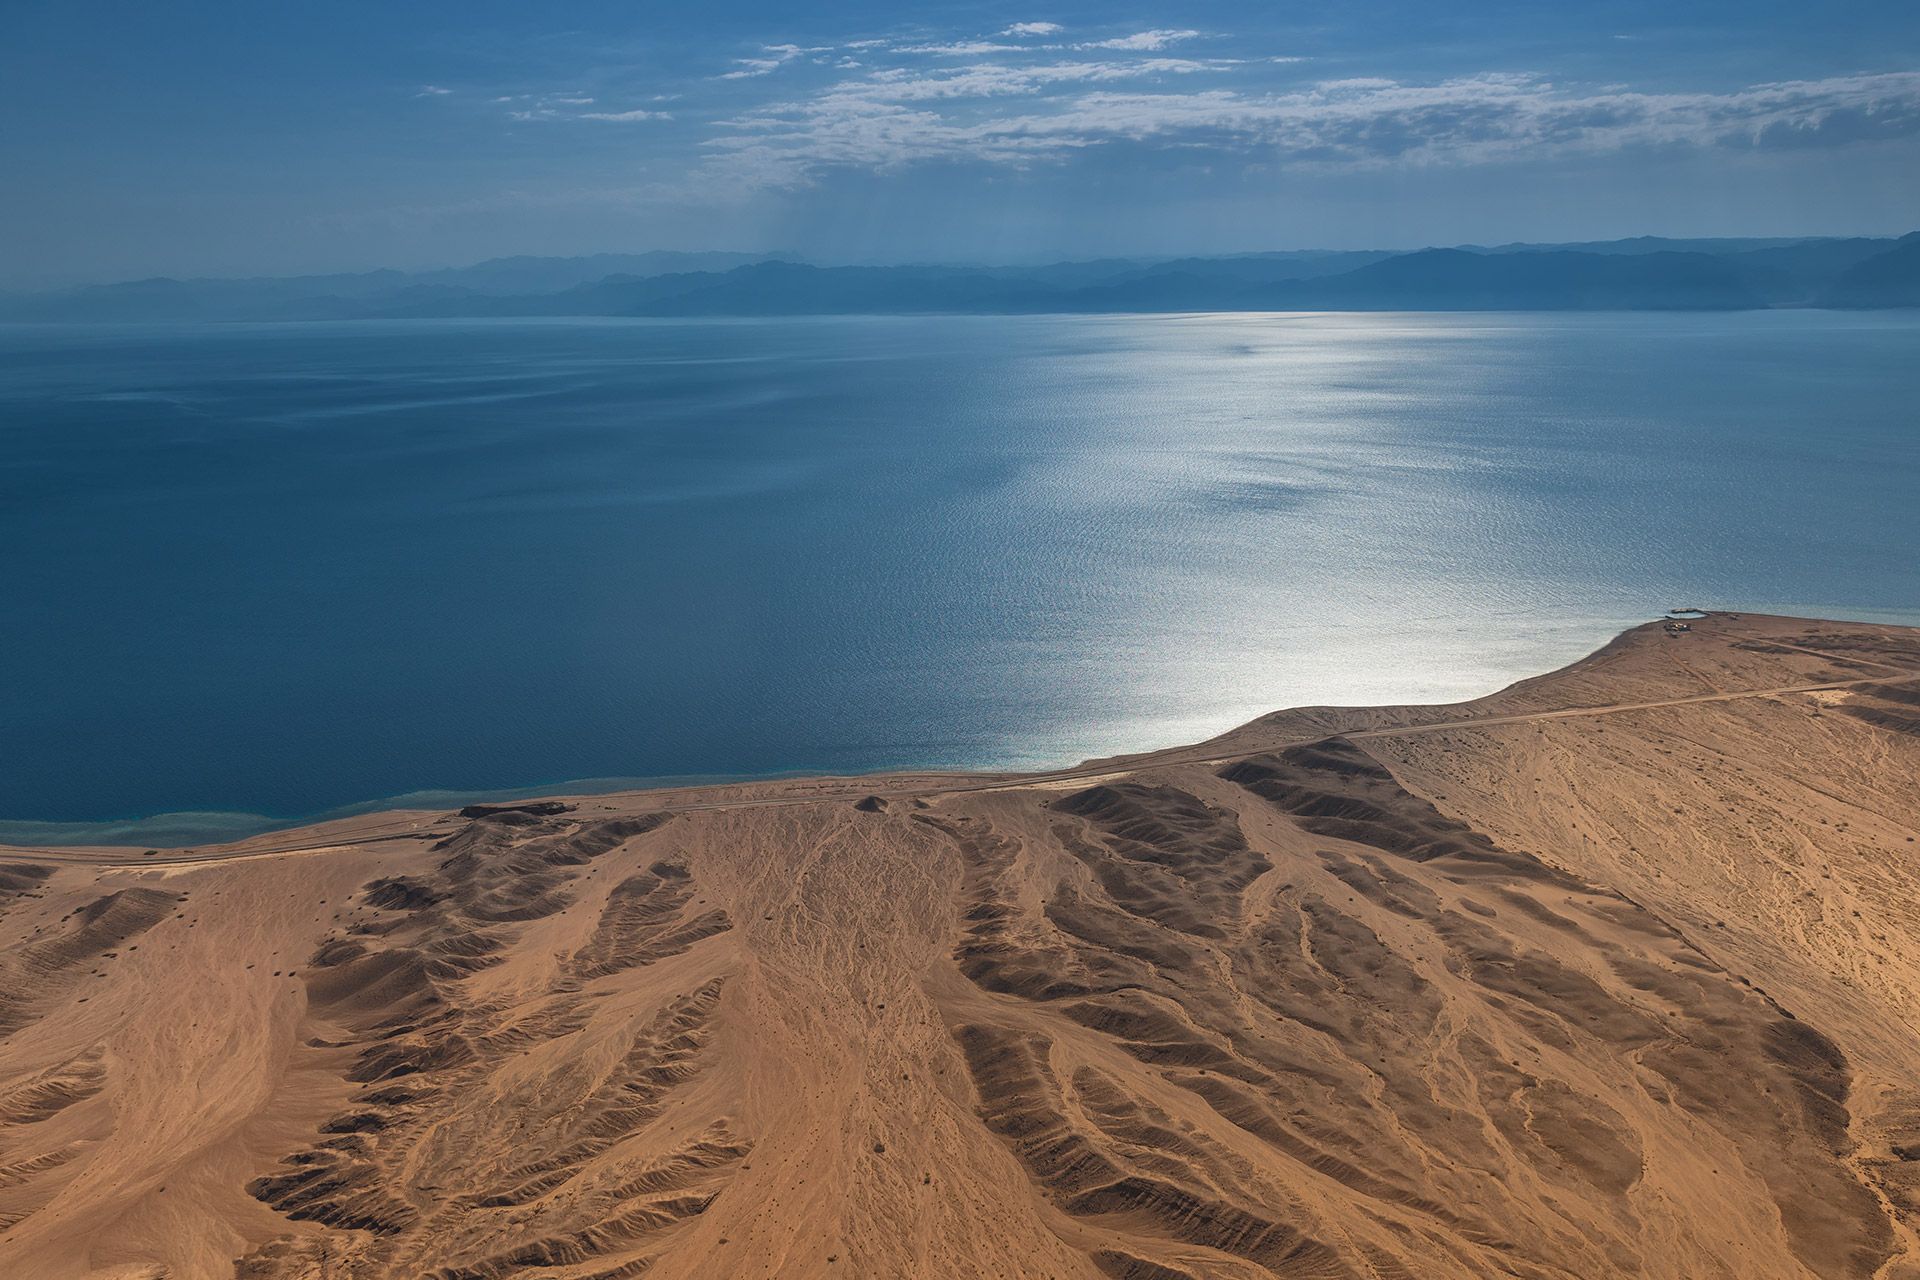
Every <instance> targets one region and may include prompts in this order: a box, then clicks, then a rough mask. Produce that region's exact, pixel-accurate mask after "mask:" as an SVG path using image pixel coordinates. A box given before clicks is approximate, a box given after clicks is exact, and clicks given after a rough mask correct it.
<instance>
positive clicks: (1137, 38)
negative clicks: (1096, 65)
mask: <svg viewBox="0 0 1920 1280" xmlns="http://www.w3.org/2000/svg"><path fill="white" fill-rule="evenodd" d="M1199 34H1200V33H1199V32H1198V31H1169V30H1164V29H1161V30H1154V31H1136V32H1134V33H1133V34H1132V35H1130V36H1115V37H1114V38H1113V39H1111V40H1092V41H1088V42H1087V43H1085V44H1083V45H1081V46H1080V48H1082V49H1130V50H1134V51H1137V52H1152V51H1154V50H1158V49H1164V48H1166V47H1167V46H1168V45H1170V44H1176V43H1178V42H1179V41H1182V40H1192V39H1194V38H1195V37H1197V36H1198V35H1199Z"/></svg>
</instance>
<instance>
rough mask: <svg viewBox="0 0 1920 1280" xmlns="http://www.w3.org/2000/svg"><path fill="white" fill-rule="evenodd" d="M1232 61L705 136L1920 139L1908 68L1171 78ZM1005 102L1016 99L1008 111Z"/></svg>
mask: <svg viewBox="0 0 1920 1280" xmlns="http://www.w3.org/2000/svg"><path fill="white" fill-rule="evenodd" d="M1233 65H1234V64H1230V63H1216V62H1209V61H1194V60H1186V59H1169V58H1156V59H1129V60H1096V61H1066V60H1063V61H1056V62H1053V63H1049V64H1046V65H1012V64H1008V63H994V62H983V63H978V64H974V65H969V66H966V67H960V68H949V69H938V70H913V69H903V68H891V69H888V70H885V71H881V72H877V73H873V74H870V75H868V76H865V77H863V78H859V79H852V80H845V81H842V82H840V83H837V84H834V85H832V86H830V87H827V88H825V89H823V90H821V91H820V92H818V93H817V94H815V95H813V96H811V97H808V98H803V99H796V100H791V101H784V102H780V103H775V104H771V105H769V106H767V107H765V108H763V109H761V110H757V111H754V112H751V113H748V114H746V115H742V116H738V117H735V118H734V119H732V120H729V121H726V122H724V127H725V128H726V134H725V135H724V136H721V137H719V138H716V139H713V140H710V141H709V143H708V146H709V147H710V148H711V151H712V153H713V155H714V156H715V163H716V164H719V165H721V166H723V167H724V168H725V169H727V170H728V171H729V172H731V173H733V174H734V176H735V177H736V178H746V179H749V180H752V181H757V182H761V183H768V184H778V185H792V184H796V183H805V182H808V181H810V180H811V179H812V177H813V176H814V175H815V174H817V173H819V172H821V171H823V170H826V169H831V168H839V167H860V168H867V169H877V170H886V169H893V168H898V167H900V166H903V165H909V164H913V163H917V162H923V161H935V160H939V161H971V162H977V163H984V164H989V165H1002V166H1030V165H1033V164H1036V163H1044V162H1053V161H1059V160H1062V159H1065V158H1067V157H1070V156H1073V155H1076V154H1082V153H1084V152H1086V151H1087V150H1088V149H1091V148H1096V147H1102V146H1110V145H1121V144H1134V145H1149V146H1156V147H1162V148H1180V147H1186V148H1192V149H1195V150H1196V151H1204V152H1205V153H1207V154H1208V155H1209V156H1210V157H1212V158H1215V159H1217V160H1220V161H1222V162H1227V161H1231V160H1233V159H1234V158H1235V157H1238V158H1239V160H1240V161H1241V162H1243V163H1248V164H1256V163H1257V164H1260V165H1272V164H1276V163H1278V164H1293V165H1302V166H1315V167H1330V166H1331V167H1378V166H1382V165H1387V164H1398V165H1407V164H1415V165H1434V164H1478V163H1487V162H1495V161H1501V160H1507V159H1513V158H1520V157H1545V156H1553V155H1565V154H1570V153H1597V152H1607V151H1620V150H1623V149H1627V148H1632V147H1653V148H1658V147H1696V148H1698V147H1706V148H1717V149H1725V148H1746V149H1779V148H1787V147H1810V146H1827V145H1841V144H1845V143H1848V142H1852V141H1859V140H1866V139H1873V138H1884V137H1894V136H1908V135H1920V72H1892V73H1883V74H1860V75H1852V76H1838V77H1832V78H1828V79H1821V80H1805V81H1784V82H1778V83H1769V84H1760V85H1754V86H1751V87H1749V88H1745V89H1740V90H1736V91H1732V92H1724V93H1647V92H1640V91H1636V90H1632V89H1628V88H1621V87H1608V88H1602V89H1592V90H1579V89H1571V88H1565V87H1562V86H1559V85H1557V84H1555V83H1554V82H1552V81H1550V80H1547V79H1545V78H1543V77H1540V76H1534V75H1525V74H1509V73H1489V74H1485V75H1478V76H1469V77H1458V78H1452V79H1446V80H1440V81H1436V82H1432V83H1426V84H1420V83H1407V82H1402V81H1398V80H1392V79H1384V78H1354V79H1344V80H1327V81H1321V82H1319V83H1316V84H1311V85H1307V86H1304V87H1301V88H1296V89H1292V90H1289V91H1285V92H1271V91H1269V92H1261V91H1255V90H1252V89H1248V88H1244V87H1243V88H1235V87H1228V86H1222V85H1218V84H1214V85H1212V86H1211V87H1210V86H1209V85H1207V84H1195V85H1188V84H1186V83H1184V82H1185V81H1188V80H1190V79H1192V78H1193V77H1195V76H1198V75H1201V74H1202V73H1205V72H1221V71H1225V70H1227V69H1229V68H1230V67H1231V66H1233ZM1156 78H1157V79H1158V80H1159V81H1161V82H1162V83H1152V81H1153V80H1155V79H1156ZM1130 82H1131V83H1130ZM1168 82H1171V83H1168ZM1136 86H1137V87H1136ZM1006 99H1015V100H1025V101H1023V102H1022V104H1021V105H1020V106H1018V107H1014V108H1011V109H1010V106H1009V104H1007V103H1006V102H1005V100H1006Z"/></svg>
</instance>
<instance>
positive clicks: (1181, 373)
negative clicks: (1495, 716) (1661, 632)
mask: <svg viewBox="0 0 1920 1280" xmlns="http://www.w3.org/2000/svg"><path fill="white" fill-rule="evenodd" d="M1679 607H1701V608H1729V609H1738V610H1745V611H1756V612H1758V611H1768V612H1788V613H1804V614H1816V615H1825V616H1844V617H1850V618H1867V619H1884V620H1890V621H1907V622H1920V313H1917V312H1905V313H1898V312H1884V313H1833V312H1821V311H1776V312H1748V313H1738V314H1693V313H1687V314H1579V315H1563V314H1555V315H1540V314H1528V315H1511V314H1449V315H1404V314H1392V315H1389V314H1372V315H1251V314H1236V315H1202V316H1126V317H1085V316H1075V317H1017V318H1013V317H999V316H995V317H979V316H970V317H917V318H899V317H856V318H808V319H781V320H713V321H699V322H682V321H656V320H601V319H592V320H539V321H522V320H512V321H419V322H411V321H394V322H378V323H304V324H271V325H234V324H226V325H212V324H209V325H183V326H175V327H91V326H5V327H0V841H11V842H15V843H58V842H94V841H110V842H115V843H128V842H132V843H140V842H151V843H170V844H182V843H194V842H205V841H211V840H215V839H220V838H228V837H233V836H237V835H242V834H246V833H249V832H253V831H259V830H263V829H267V828H269V827H272V826H274V825H280V824H285V823H288V822H292V821H296V820H304V819H310V818H314V817H317V816H322V815H331V814H339V813H345V812H352V811H355V810H363V809H367V808H373V807H380V806H383V805H391V804H433V805H438V804H449V803H452V802H454V801H455V800H464V799H467V798H472V797H478V796H483V795H515V794H532V793H536V792H540V791H553V790H562V789H568V788H570V787H571V788H576V789H596V788H608V787H613V786H623V785H624V786H642V785H650V784H662V783H666V782H670V781H682V780H719V779H728V778H746V777H765V776H775V775H781V774H794V773H858V772H866V771H873V770H886V769H901V768H969V769H971V768H991V769H1025V768H1038V767H1045V766H1059V765H1064V764H1068V763H1071V762H1074V761H1078V760H1081V759H1084V758H1089V757H1097V756H1103V755H1109V754H1113V753H1116V752H1124V751H1134V750H1142V749H1147V748H1152V747H1157V746H1166V745H1172V744H1177V743H1182V742H1187V741H1193V740H1197V739H1200V738H1203V737H1205V736H1207V735H1210V734H1213V733H1217V732H1219V731H1221V730H1224V729H1227V728H1229V727H1231V726H1233V725H1235V724H1237V723H1240V722H1243V721H1245V720H1247V719H1250V718H1251V717H1254V716H1256V715H1259V714H1261V713H1263V712H1265V711H1269V710H1272V709H1275V708H1279V707H1286V706H1294V705H1305V704H1313V705H1319V704H1374V703H1400V702H1434V701H1452V700H1457V699H1463V698H1470V697H1474V696H1477V695H1480V694H1484V693H1488V692H1491V691H1492V690H1494V689H1497V688H1499V687H1500V686H1502V685H1503V684H1506V683H1508V682H1510V681H1513V680H1515V679H1519V678H1521V677H1524V676H1529V675H1533V674H1536V673H1539V672H1541V671H1544V670H1546V669H1549V668H1552V667H1555V666H1559V665H1561V664H1564V663H1566V662H1569V661H1572V660H1574V659H1576V658H1578V657H1580V656H1581V655H1583V654H1585V653H1586V652H1588V651H1589V650H1591V649H1593V648H1595V647H1596V646H1598V645H1599V644H1601V643H1603V642H1604V641H1606V640H1607V639H1608V638H1609V637H1610V636H1612V635H1613V634H1615V633H1616V632H1617V631H1619V630H1620V629H1621V628H1624V627H1627V626H1631V625H1633V624H1635V623H1638V622H1642V621H1644V620H1646V619H1649V618H1652V617H1655V616H1658V615H1660V614H1661V613H1662V612H1664V611H1665V610H1668V609H1672V608H1679Z"/></svg>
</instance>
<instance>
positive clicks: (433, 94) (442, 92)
mask: <svg viewBox="0 0 1920 1280" xmlns="http://www.w3.org/2000/svg"><path fill="white" fill-rule="evenodd" d="M452 92H453V90H451V89H443V88H441V87H440V86H439V85H437V84H423V85H421V86H420V91H419V92H418V93H416V94H414V95H413V96H414V97H416V98H444V97H446V96H447V95H448V94H450V93H452Z"/></svg>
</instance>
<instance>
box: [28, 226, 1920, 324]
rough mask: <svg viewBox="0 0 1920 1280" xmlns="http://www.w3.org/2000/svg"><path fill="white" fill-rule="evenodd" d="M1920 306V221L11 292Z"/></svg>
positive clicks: (1063, 304)
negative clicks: (1401, 243) (1676, 234)
mask: <svg viewBox="0 0 1920 1280" xmlns="http://www.w3.org/2000/svg"><path fill="white" fill-rule="evenodd" d="M1914 306H1920V232H1916V233H1914V234H1912V235H1908V236H1905V237H1902V238H1901V239H1898V240H1893V239H1869V238H1854V239H1837V238H1813V239H1800V240H1793V239H1768V240H1667V239H1661V238H1659V237H1655V236H1641V237H1636V238H1634V239H1630V240H1612V241H1601V242H1590V243H1582V244H1567V245H1542V244H1509V245H1501V246H1497V247H1492V248H1487V247H1481V246H1470V247H1464V248H1453V249H1422V250H1418V251H1416V252H1411V253H1395V252H1389V251H1385V250H1359V251H1334V250H1327V251H1320V250H1297V251H1290V252H1281V253H1258V254H1242V255H1236V256H1231V257H1215V258H1174V259H1165V260H1138V259H1120V258H1114V259H1101V260H1097V261H1087V262H1061V263H1054V264H1051V265H1048V266H1037V267H1034V266H1020V267H955V266H935V265H925V266H923V265H902V266H881V267H833V266H815V265H811V264H808V263H805V262H800V261H796V260H793V259H791V258H788V257H784V256H779V255H754V254H737V253H670V252H656V253H640V254H596V255H593V256H591V257H581V258H538V257H517V258H496V259H493V260H491V261H488V262H482V263H479V264H477V265H475V266H471V267H460V268H450V269H447V270H441V271H424V272H402V271H369V272H362V273H357V274H349V275H326V276H290V277H274V278H264V277H263V278H253V279H220V280H212V279H208V280H173V279H165V278H160V279H152V280H136V281H130V282H127V283H124V284H113V285H99V286H92V287H88V288H81V289H70V290H65V291H62V292H58V293H43V294H34V295H25V296H15V297H7V298H0V319H4V320H14V321H29V320H32V321H120V322H153V321H176V320H200V321H207V320H343V319H428V318H460V317H469V318H474V317H505V316H773V315H851V314H873V313H878V314H908V313H935V312H948V313H976V314H1017V313H1041V312H1086V313H1097V312H1171V311H1629V310H1723V311H1724V310H1754V309H1761V308H1769V307H1850V308H1851V307H1914Z"/></svg>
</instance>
